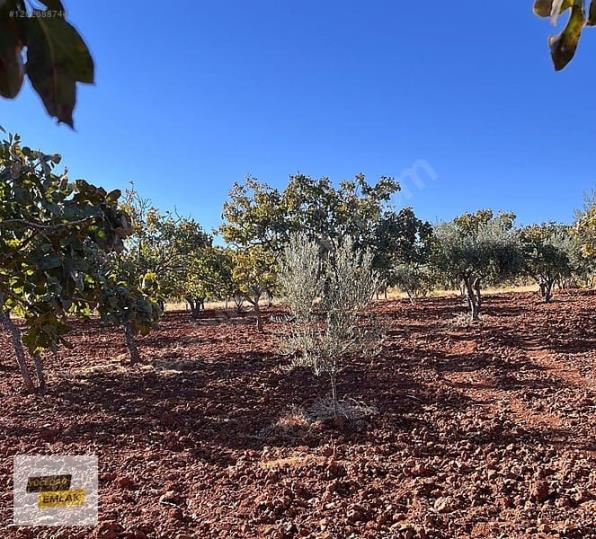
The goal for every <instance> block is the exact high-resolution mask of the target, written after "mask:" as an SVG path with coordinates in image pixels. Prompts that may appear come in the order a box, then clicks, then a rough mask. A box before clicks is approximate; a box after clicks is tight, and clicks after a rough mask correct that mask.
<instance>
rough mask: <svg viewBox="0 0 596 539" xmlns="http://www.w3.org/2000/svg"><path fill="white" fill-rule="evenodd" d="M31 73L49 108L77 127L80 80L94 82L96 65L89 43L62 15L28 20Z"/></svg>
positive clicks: (34, 83) (28, 53)
mask: <svg viewBox="0 0 596 539" xmlns="http://www.w3.org/2000/svg"><path fill="white" fill-rule="evenodd" d="M26 22H27V59H28V61H27V75H28V76H29V78H30V79H31V83H32V84H33V88H34V89H35V91H36V92H37V93H38V94H39V95H40V97H41V98H42V100H43V103H44V105H45V107H46V110H47V111H48V113H49V114H50V115H51V116H55V117H56V118H58V120H59V121H60V122H64V123H66V124H68V125H69V126H70V127H73V119H72V112H73V110H74V107H75V103H76V83H77V82H84V83H93V80H94V65H93V59H92V58H91V54H90V53H89V50H88V49H87V45H86V44H85V42H84V41H83V39H82V38H81V36H80V35H79V33H78V32H77V31H76V30H75V28H74V27H73V26H72V25H70V24H69V23H68V22H66V21H65V20H64V19H61V18H45V19H44V18H42V17H35V16H34V17H32V18H30V19H27V21H26Z"/></svg>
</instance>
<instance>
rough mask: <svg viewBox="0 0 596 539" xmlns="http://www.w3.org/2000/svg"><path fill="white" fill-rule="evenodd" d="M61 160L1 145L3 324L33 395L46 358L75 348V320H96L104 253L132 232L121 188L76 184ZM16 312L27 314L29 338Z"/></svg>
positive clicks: (13, 142)
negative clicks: (64, 347) (71, 341)
mask: <svg viewBox="0 0 596 539" xmlns="http://www.w3.org/2000/svg"><path fill="white" fill-rule="evenodd" d="M59 163H60V156H59V155H47V154H43V153H42V152H39V151H35V150H32V149H30V148H28V147H26V146H21V143H20V138H19V137H18V136H16V135H15V136H9V138H8V139H7V140H5V141H3V142H1V143H0V322H1V323H2V325H3V326H4V327H5V328H6V329H7V330H8V332H9V333H10V335H11V341H12V344H13V347H14V350H15V356H16V359H17V363H18V366H19V369H20V372H21V375H22V377H23V380H24V383H25V387H26V389H27V390H28V391H34V390H35V389H40V390H41V389H43V388H44V385H45V379H44V375H43V366H42V362H41V356H40V354H41V353H42V352H43V351H45V350H50V351H53V352H56V351H57V349H58V346H59V345H60V344H68V343H67V342H66V341H65V339H64V337H65V335H66V334H67V333H68V332H69V330H70V326H71V320H70V318H69V315H70V314H81V315H88V314H90V313H91V311H92V310H93V309H94V308H95V307H96V306H97V302H98V299H99V295H100V293H101V287H102V275H101V270H100V266H99V264H98V263H97V261H98V258H99V255H100V254H102V253H104V254H105V253H109V252H118V251H121V250H122V248H123V239H124V238H125V237H126V236H127V235H128V234H129V232H130V228H129V224H128V219H127V216H126V214H125V213H123V212H122V211H121V209H120V208H119V206H118V199H119V197H120V192H119V191H112V192H110V193H107V192H106V191H105V190H103V189H101V188H98V187H95V186H94V185H91V184H89V183H87V182H85V181H83V180H77V181H75V182H71V181H69V180H68V177H67V175H66V173H62V174H58V173H57V172H56V170H55V169H56V166H57V165H58V164H59ZM14 314H18V315H21V316H22V317H24V325H25V332H24V334H22V333H21V329H20V328H19V327H18V326H17V325H16V324H15V323H14V322H13V320H12V319H11V315H14ZM24 345H25V346H26V348H27V349H28V350H29V352H30V354H31V355H32V357H33V360H34V365H35V373H36V377H37V388H36V386H35V383H34V382H33V380H32V378H31V375H30V374H29V371H28V368H27V364H26V356H25V347H24Z"/></svg>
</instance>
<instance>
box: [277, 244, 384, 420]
mask: <svg viewBox="0 0 596 539" xmlns="http://www.w3.org/2000/svg"><path fill="white" fill-rule="evenodd" d="M279 284H280V289H281V291H282V295H283V298H284V300H285V302H286V304H287V306H288V308H289V311H290V313H291V317H290V327H291V331H290V335H289V336H284V338H283V340H282V350H283V352H284V354H286V355H289V356H291V357H292V358H293V362H294V365H295V366H306V367H309V368H312V370H313V372H314V373H315V375H317V376H319V375H324V376H327V377H329V382H330V387H331V404H332V409H333V413H334V415H336V416H337V415H338V413H339V398H338V390H337V385H338V376H339V374H340V373H341V371H342V370H343V368H344V366H345V363H346V360H347V358H348V357H350V356H352V355H354V354H360V355H362V354H364V355H371V354H374V353H375V351H377V350H378V346H379V343H380V339H379V333H378V331H376V329H377V328H376V327H374V326H373V327H371V325H366V324H362V323H360V319H361V318H362V317H363V315H364V314H365V313H366V311H367V309H368V308H369V307H370V304H371V302H372V300H373V296H374V294H375V292H376V290H377V287H378V275H377V273H376V272H375V271H374V269H373V255H372V253H371V252H370V251H361V250H358V249H357V248H356V245H355V243H354V241H353V240H352V239H351V238H349V237H346V238H344V239H343V240H342V241H341V242H339V243H338V244H337V246H336V247H335V248H334V249H333V250H332V251H328V250H324V249H321V246H320V244H319V243H318V242H316V241H314V240H311V239H309V237H308V235H306V234H304V233H296V234H293V235H292V236H291V238H290V240H289V243H288V246H287V247H286V249H285V251H284V257H283V259H282V262H281V267H280V272H279Z"/></svg>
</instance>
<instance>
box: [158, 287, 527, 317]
mask: <svg viewBox="0 0 596 539" xmlns="http://www.w3.org/2000/svg"><path fill="white" fill-rule="evenodd" d="M536 290H537V288H536V285H534V284H528V285H518V286H513V285H512V286H498V287H489V288H483V289H482V291H483V292H484V294H508V293H511V292H518V293H522V292H536ZM450 296H459V290H433V291H432V292H430V294H429V295H428V297H431V298H442V297H450ZM384 299H385V298H384V296H382V295H381V296H380V297H379V301H382V300H384ZM387 299H388V300H395V299H408V295H407V294H406V293H405V292H400V291H399V290H397V289H394V288H392V289H390V290H389V291H388V293H387ZM268 304H269V302H268V301H267V300H262V301H261V302H260V303H259V305H261V306H262V307H266V306H267V305H268ZM273 304H274V305H282V304H283V302H282V301H281V300H280V299H279V298H276V299H274V300H273ZM225 306H226V304H225V302H224V301H209V302H206V303H205V309H224V308H225ZM186 309H187V305H186V303H184V302H172V303H167V304H166V311H184V310H186ZM228 309H235V305H234V303H233V302H232V301H230V302H229V303H228ZM244 309H245V310H247V311H251V310H252V307H250V306H246V305H245V306H244Z"/></svg>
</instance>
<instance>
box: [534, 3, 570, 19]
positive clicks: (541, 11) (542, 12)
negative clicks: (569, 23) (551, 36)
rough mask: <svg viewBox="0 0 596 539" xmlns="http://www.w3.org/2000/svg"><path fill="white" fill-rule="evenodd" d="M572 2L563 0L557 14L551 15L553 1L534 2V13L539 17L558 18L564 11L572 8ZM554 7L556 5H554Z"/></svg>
mask: <svg viewBox="0 0 596 539" xmlns="http://www.w3.org/2000/svg"><path fill="white" fill-rule="evenodd" d="M573 2H574V0H563V2H562V3H561V6H560V7H559V11H558V13H553V4H554V3H555V2H554V0H536V2H535V3H534V13H535V14H536V15H538V16H539V17H552V16H557V17H558V16H559V15H560V14H561V13H563V12H564V11H565V10H567V9H569V8H570V7H572V6H573ZM555 7H556V5H555Z"/></svg>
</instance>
